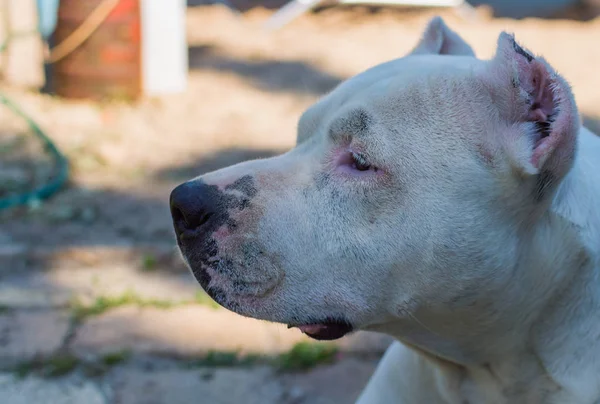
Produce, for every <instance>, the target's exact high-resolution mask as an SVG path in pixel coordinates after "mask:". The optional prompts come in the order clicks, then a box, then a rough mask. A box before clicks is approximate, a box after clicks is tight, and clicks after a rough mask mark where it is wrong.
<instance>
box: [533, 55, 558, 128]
mask: <svg viewBox="0 0 600 404" xmlns="http://www.w3.org/2000/svg"><path fill="white" fill-rule="evenodd" d="M531 64H532V65H533V66H531V68H532V74H531V85H532V87H533V92H532V94H531V96H532V104H531V110H530V111H529V115H528V118H529V120H531V121H537V122H546V121H548V119H549V117H550V116H551V115H552V114H553V113H554V109H555V105H554V96H553V94H552V89H551V87H550V81H549V80H548V72H547V71H546V69H545V68H544V66H543V65H542V64H541V63H539V62H537V61H535V60H533V61H532V62H531Z"/></svg>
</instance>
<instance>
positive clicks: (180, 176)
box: [154, 147, 286, 181]
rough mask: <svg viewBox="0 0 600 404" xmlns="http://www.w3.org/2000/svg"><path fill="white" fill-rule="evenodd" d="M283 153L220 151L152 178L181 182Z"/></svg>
mask: <svg viewBox="0 0 600 404" xmlns="http://www.w3.org/2000/svg"><path fill="white" fill-rule="evenodd" d="M285 151H286V150H278V149H245V148H240V147H233V148H229V149H224V150H221V151H219V152H218V153H215V154H212V155H209V156H206V157H202V158H198V159H196V160H195V161H193V162H190V163H188V164H184V165H181V166H178V167H170V168H168V169H165V170H160V171H158V172H157V173H155V174H154V176H155V178H156V179H158V180H159V181H165V180H167V181H168V180H178V181H183V180H186V179H190V178H192V177H197V176H199V175H202V174H205V173H208V172H211V171H216V170H218V169H221V168H224V167H228V166H232V165H234V164H238V163H241V162H244V161H248V160H256V159H262V158H268V157H273V156H276V155H278V154H282V153H284V152H285Z"/></svg>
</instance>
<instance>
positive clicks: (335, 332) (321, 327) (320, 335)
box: [288, 320, 353, 341]
mask: <svg viewBox="0 0 600 404" xmlns="http://www.w3.org/2000/svg"><path fill="white" fill-rule="evenodd" d="M294 327H295V328H298V329H299V330H300V331H302V333H304V334H306V335H308V336H309V337H310V338H313V339H316V340H318V341H331V340H335V339H339V338H342V337H343V336H345V335H347V334H349V333H351V332H352V331H353V327H352V325H351V324H350V323H348V322H346V321H341V320H328V321H325V322H322V323H310V324H300V325H292V324H289V325H288V328H294Z"/></svg>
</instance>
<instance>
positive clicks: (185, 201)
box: [169, 181, 217, 234]
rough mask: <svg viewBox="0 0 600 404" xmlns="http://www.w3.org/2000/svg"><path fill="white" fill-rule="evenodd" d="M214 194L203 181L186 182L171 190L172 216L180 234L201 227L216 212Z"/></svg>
mask: <svg viewBox="0 0 600 404" xmlns="http://www.w3.org/2000/svg"><path fill="white" fill-rule="evenodd" d="M212 194H213V192H211V187H210V186H209V185H206V184H205V183H204V182H202V181H188V182H184V183H183V184H181V185H179V186H177V187H176V188H175V189H174V190H173V191H172V192H171V197H170V199H169V202H170V206H171V216H172V217H173V224H174V226H175V230H176V231H177V233H178V234H179V233H181V232H183V231H186V230H196V229H199V228H200V227H202V226H203V225H205V224H206V223H207V222H208V221H209V219H210V218H211V217H212V216H213V215H214V214H215V213H216V211H217V202H216V199H215V198H214V195H212Z"/></svg>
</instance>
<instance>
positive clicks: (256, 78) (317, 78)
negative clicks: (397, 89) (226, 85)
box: [189, 45, 343, 95]
mask: <svg viewBox="0 0 600 404" xmlns="http://www.w3.org/2000/svg"><path fill="white" fill-rule="evenodd" d="M189 67H190V70H197V71H201V70H214V71H217V72H229V73H233V74H237V75H239V76H241V77H244V78H246V79H248V80H249V82H250V83H252V84H253V85H254V86H255V87H257V88H259V89H262V90H266V91H282V92H294V93H300V94H316V95H320V94H323V93H326V92H328V91H330V90H331V89H333V88H334V87H335V86H337V85H338V84H339V83H341V82H342V80H343V78H341V77H337V76H334V75H331V74H329V73H327V72H324V71H321V70H319V69H317V68H315V67H313V66H310V65H309V64H307V63H305V62H302V61H278V60H263V59H262V58H260V57H256V58H255V60H243V59H238V58H234V57H231V56H228V55H225V54H223V53H222V52H220V51H219V50H218V49H216V48H215V47H213V46H211V45H201V46H191V47H190V48H189Z"/></svg>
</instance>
